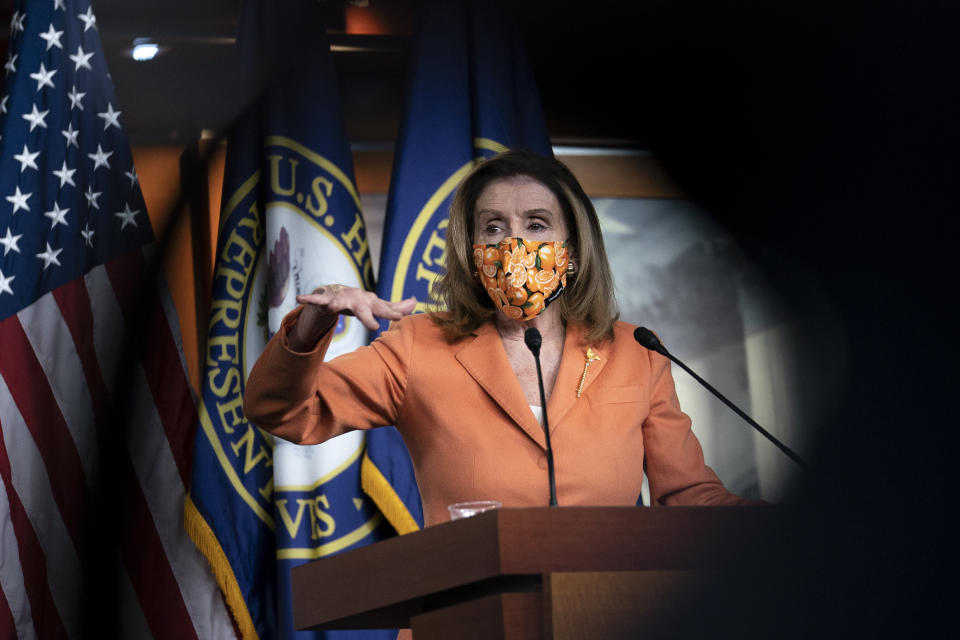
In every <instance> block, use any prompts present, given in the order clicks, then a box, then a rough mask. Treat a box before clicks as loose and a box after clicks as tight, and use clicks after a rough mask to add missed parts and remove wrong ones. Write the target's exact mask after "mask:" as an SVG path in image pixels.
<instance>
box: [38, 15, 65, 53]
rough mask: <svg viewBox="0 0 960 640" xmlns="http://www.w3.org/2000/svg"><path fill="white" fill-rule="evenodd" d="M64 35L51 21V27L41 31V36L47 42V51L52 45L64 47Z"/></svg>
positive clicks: (59, 47)
mask: <svg viewBox="0 0 960 640" xmlns="http://www.w3.org/2000/svg"><path fill="white" fill-rule="evenodd" d="M62 35H63V31H56V30H55V29H54V28H53V23H52V22H51V23H50V28H49V29H48V30H47V32H46V33H41V34H40V37H41V38H43V39H44V40H45V41H46V42H47V51H50V47H57V48H58V49H63V45H62V44H60V36H62Z"/></svg>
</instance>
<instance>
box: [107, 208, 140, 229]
mask: <svg viewBox="0 0 960 640" xmlns="http://www.w3.org/2000/svg"><path fill="white" fill-rule="evenodd" d="M138 213H140V212H139V211H131V210H130V203H129V202H128V203H126V204H125V205H124V207H123V211H117V212H116V213H114V214H113V215H115V216H117V217H118V218H120V219H121V220H123V224H121V225H120V228H121V229H124V228H126V226H127V225H128V224H132V225H133V226H137V221H136V220H135V219H134V217H135V216H136V215H137V214H138Z"/></svg>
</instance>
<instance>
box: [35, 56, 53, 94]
mask: <svg viewBox="0 0 960 640" xmlns="http://www.w3.org/2000/svg"><path fill="white" fill-rule="evenodd" d="M56 72H57V70H56V69H50V70H49V71H47V69H46V67H44V66H43V63H42V62H41V63H40V70H39V71H37V72H36V73H31V74H30V77H31V78H33V79H34V80H36V81H37V91H40V89H43V88H44V87H50V88H51V89H53V88H54V86H53V80H51V78H52V77H53V74H55V73H56Z"/></svg>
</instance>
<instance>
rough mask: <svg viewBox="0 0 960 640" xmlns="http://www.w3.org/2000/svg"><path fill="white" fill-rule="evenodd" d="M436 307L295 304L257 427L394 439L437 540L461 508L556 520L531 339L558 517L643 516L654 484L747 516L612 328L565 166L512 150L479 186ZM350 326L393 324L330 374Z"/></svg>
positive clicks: (460, 212)
mask: <svg viewBox="0 0 960 640" xmlns="http://www.w3.org/2000/svg"><path fill="white" fill-rule="evenodd" d="M434 292H436V293H437V294H438V295H439V296H440V298H441V299H442V300H443V301H444V302H445V304H446V308H447V311H445V312H442V313H431V314H419V315H409V314H410V313H411V312H412V311H413V309H414V306H415V304H416V301H415V300H414V299H412V298H410V299H407V300H403V301H400V302H387V301H385V300H381V299H379V298H377V297H376V295H375V294H373V293H370V292H368V291H364V290H362V289H356V288H351V287H345V286H341V285H336V284H332V285H328V286H324V287H320V288H318V289H317V290H315V291H314V292H313V293H311V294H309V295H303V296H299V297H298V299H297V300H298V302H299V303H300V305H301V306H299V307H298V308H297V309H295V310H293V311H291V312H290V314H288V315H287V317H286V318H285V319H284V321H283V325H282V327H281V329H280V331H278V332H277V334H276V335H275V336H274V337H273V338H272V339H271V341H270V343H269V344H268V345H267V348H266V350H265V351H264V352H263V354H262V355H261V356H260V358H259V360H258V361H257V363H256V364H255V366H254V367H253V370H252V371H251V373H250V377H249V380H248V382H247V389H246V397H245V402H244V411H245V413H246V415H247V417H248V418H249V419H250V420H251V421H252V422H254V423H255V424H257V425H259V426H260V427H262V428H263V429H266V430H267V431H269V432H271V433H273V434H274V435H276V436H278V437H281V438H284V439H286V440H290V441H292V442H295V443H299V444H316V443H320V442H323V441H325V440H328V439H330V438H333V437H334V436H337V435H339V434H341V433H344V432H346V431H349V430H351V429H370V428H374V427H378V426H382V425H396V427H397V429H398V430H399V431H400V433H401V435H402V436H403V439H404V442H405V443H406V445H407V448H408V449H409V451H410V456H411V459H412V461H413V466H414V471H415V473H416V477H417V485H418V486H419V489H420V495H421V499H422V502H423V510H424V519H425V524H426V525H427V526H430V525H432V524H437V523H439V522H443V521H445V520H447V519H449V516H448V513H447V506H448V505H450V504H453V503H457V502H464V501H472V500H497V501H500V502H501V503H502V504H503V505H504V506H506V507H511V506H534V505H546V504H547V501H548V496H549V487H548V476H547V466H548V465H547V457H546V449H545V437H544V430H543V427H542V426H541V425H542V421H543V407H542V406H541V400H540V390H539V385H538V378H537V368H536V363H535V360H534V356H533V355H532V353H531V351H530V350H529V349H528V347H527V345H526V344H525V342H524V333H525V331H526V329H528V328H530V327H534V328H536V329H537V330H538V331H539V333H540V335H541V339H542V346H541V351H540V353H541V355H540V364H541V368H542V374H543V385H544V393H545V397H546V401H547V402H546V405H547V406H546V411H547V417H548V423H549V433H550V440H551V444H552V448H553V457H554V461H555V468H556V493H557V498H558V502H559V504H560V505H634V504H636V503H637V500H638V498H639V496H640V486H641V482H642V479H643V474H644V472H646V474H647V478H648V480H649V487H650V498H651V501H652V503H653V504H654V505H697V504H738V503H745V502H747V501H746V500H743V499H741V498H739V497H737V496H735V495H733V494H731V493H730V492H728V491H727V490H726V489H725V488H724V487H723V485H722V484H721V483H720V480H719V479H718V478H717V476H716V474H715V473H714V472H713V471H712V470H711V469H710V468H709V467H707V466H706V465H705V464H704V459H703V452H702V450H701V448H700V444H699V442H698V441H697V439H696V437H695V436H694V435H693V432H692V431H691V429H690V419H689V418H688V417H687V416H686V414H684V413H683V412H682V411H681V410H680V405H679V402H678V400H677V395H676V392H675V390H674V383H673V378H672V376H671V373H670V362H669V360H667V359H666V358H665V357H663V356H661V355H658V354H656V353H654V352H651V351H648V350H647V349H645V348H643V347H641V346H640V345H638V344H637V343H636V342H635V340H634V338H633V331H634V329H635V327H634V326H632V325H629V324H627V323H625V322H620V321H618V320H617V317H618V315H619V314H618V311H617V304H616V300H615V298H614V293H613V278H612V276H611V273H610V267H609V264H608V262H607V257H606V252H605V251H604V247H603V238H602V236H601V231H600V223H599V220H598V218H597V214H596V212H595V211H594V208H593V205H592V204H591V202H590V200H589V199H588V198H587V196H586V194H585V193H584V192H583V189H582V187H581V186H580V185H579V183H578V182H577V180H576V178H574V176H573V174H572V173H571V172H570V171H569V170H568V169H567V168H566V167H565V166H564V165H563V164H562V163H560V162H559V161H556V160H553V159H547V158H543V157H540V156H537V155H535V154H532V153H529V152H525V151H509V152H506V153H503V154H501V155H499V156H496V157H494V158H492V159H490V160H487V161H485V162H483V163H482V164H480V165H479V166H478V167H477V168H475V169H474V170H473V172H472V173H471V174H470V175H469V176H468V177H467V178H466V179H465V180H464V182H463V184H462V185H461V186H460V188H459V190H458V191H457V194H456V196H455V197H454V201H453V205H452V206H451V210H450V222H449V226H448V228H447V253H446V274H445V275H443V276H441V277H440V278H438V280H437V281H436V283H435V285H434ZM339 314H347V315H352V316H355V317H356V318H358V319H359V320H360V321H361V322H362V323H363V324H364V325H365V326H367V327H368V328H370V329H371V330H375V329H376V328H377V327H378V322H377V318H385V319H388V320H392V321H395V322H393V323H392V326H391V328H390V329H389V330H388V331H386V332H384V333H383V334H381V335H380V337H379V338H377V340H375V341H374V342H373V343H371V344H370V345H369V346H367V347H361V348H359V349H357V350H356V351H354V352H351V353H348V354H345V355H342V356H340V357H338V358H335V359H333V360H331V361H329V362H324V361H323V357H324V353H325V351H326V349H327V347H328V345H329V344H330V341H331V339H332V336H333V328H334V327H335V326H336V323H337V318H338V315H339Z"/></svg>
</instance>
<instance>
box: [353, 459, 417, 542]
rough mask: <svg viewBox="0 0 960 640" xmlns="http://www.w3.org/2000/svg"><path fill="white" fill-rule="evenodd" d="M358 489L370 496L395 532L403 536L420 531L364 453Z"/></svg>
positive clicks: (408, 512)
mask: <svg viewBox="0 0 960 640" xmlns="http://www.w3.org/2000/svg"><path fill="white" fill-rule="evenodd" d="M360 487H361V488H362V489H363V492H364V493H365V494H367V495H368V496H370V499H371V500H373V502H374V504H376V505H377V508H379V509H380V512H381V513H383V517H385V518H386V519H387V522H389V523H390V524H391V525H392V526H393V528H394V529H396V530H397V533H399V534H400V535H404V534H406V533H412V532H414V531H419V530H420V527H419V526H418V525H417V521H416V520H415V519H414V518H413V516H412V515H411V514H410V510H409V509H407V505H405V504H403V500H401V499H400V496H398V495H397V492H396V491H395V490H394V488H393V485H391V484H390V482H388V481H387V479H386V478H385V477H384V475H383V473H381V472H380V469H378V468H377V465H376V464H374V462H373V460H371V459H370V456H369V455H367V452H366V451H364V453H363V462H362V463H361V465H360Z"/></svg>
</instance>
